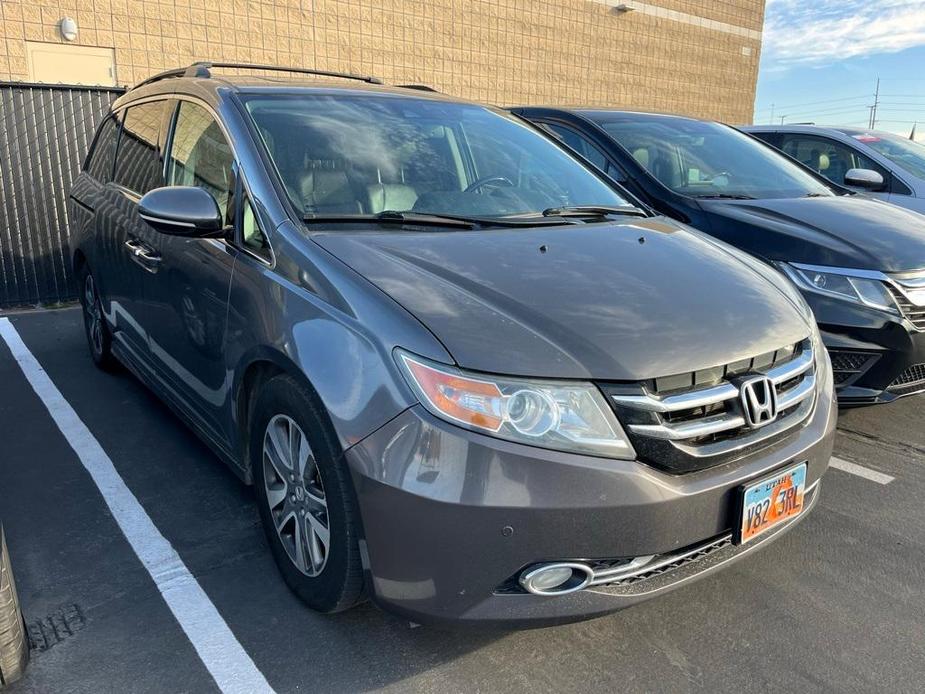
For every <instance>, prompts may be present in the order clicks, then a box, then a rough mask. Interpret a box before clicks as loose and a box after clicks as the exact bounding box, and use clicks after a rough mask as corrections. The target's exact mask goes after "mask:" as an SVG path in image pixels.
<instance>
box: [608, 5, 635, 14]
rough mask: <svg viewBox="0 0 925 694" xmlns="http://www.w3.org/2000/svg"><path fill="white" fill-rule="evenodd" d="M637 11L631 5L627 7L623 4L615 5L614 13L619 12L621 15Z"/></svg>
mask: <svg viewBox="0 0 925 694" xmlns="http://www.w3.org/2000/svg"><path fill="white" fill-rule="evenodd" d="M635 9H636V8H635V7H631V6H630V5H627V4H626V3H623V4H621V5H615V6H614V8H613V11H614V12H619V13H620V14H623V13H624V12H632V11H633V10H635Z"/></svg>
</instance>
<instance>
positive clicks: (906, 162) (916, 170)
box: [848, 133, 925, 178]
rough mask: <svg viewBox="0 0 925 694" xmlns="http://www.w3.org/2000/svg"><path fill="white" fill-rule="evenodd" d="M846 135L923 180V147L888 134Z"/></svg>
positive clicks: (924, 148) (924, 175)
mask: <svg viewBox="0 0 925 694" xmlns="http://www.w3.org/2000/svg"><path fill="white" fill-rule="evenodd" d="M848 134H850V135H851V136H852V137H853V138H854V139H855V140H857V141H858V142H862V143H864V144H865V145H867V146H868V147H870V148H871V149H873V150H876V151H877V152H879V153H880V154H882V155H883V156H885V157H886V158H887V159H889V160H890V161H891V162H893V163H894V164H896V165H897V166H899V167H901V168H903V169H905V170H906V171H908V172H909V173H911V174H912V175H913V176H918V177H919V178H925V146H923V145H920V144H918V143H917V142H913V141H912V140H908V139H906V138H904V137H899V136H898V135H891V134H890V133H859V134H853V133H848Z"/></svg>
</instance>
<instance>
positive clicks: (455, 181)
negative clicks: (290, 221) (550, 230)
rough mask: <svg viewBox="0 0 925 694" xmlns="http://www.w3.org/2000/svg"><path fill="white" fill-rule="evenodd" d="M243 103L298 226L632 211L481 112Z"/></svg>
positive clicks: (474, 108) (589, 177)
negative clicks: (592, 209) (325, 221)
mask: <svg viewBox="0 0 925 694" xmlns="http://www.w3.org/2000/svg"><path fill="white" fill-rule="evenodd" d="M244 103H245V108H246V110H247V112H248V113H249V114H250V116H251V117H252V119H253V122H254V124H255V125H256V128H257V131H258V132H259V133H260V136H261V138H262V139H263V142H264V144H265V145H266V149H267V151H268V153H269V155H270V158H271V159H272V161H273V164H274V166H275V168H276V170H277V173H278V174H279V178H280V180H281V181H282V183H283V186H284V188H285V190H286V193H287V194H288V196H289V199H290V200H291V201H292V204H293V205H294V206H295V208H296V209H297V211H299V212H300V213H301V214H302V215H303V216H305V217H306V218H311V217H314V216H317V217H319V218H321V217H325V216H327V218H331V217H332V216H335V215H349V216H354V215H382V216H383V217H384V216H385V215H383V213H390V212H407V213H411V212H413V213H415V214H417V213H420V214H422V215H423V214H429V215H447V216H458V217H466V216H468V217H478V218H480V219H491V218H499V219H500V218H502V217H517V216H534V215H537V216H538V215H541V214H542V213H543V211H544V210H546V211H549V210H550V208H570V207H574V206H597V207H602V206H608V207H615V208H620V209H623V208H625V209H626V210H628V211H629V210H635V209H636V208H635V207H634V206H633V205H632V204H631V203H630V202H628V201H627V200H625V199H624V198H623V197H622V196H620V195H619V194H618V193H617V192H616V191H615V190H614V189H613V188H612V187H611V186H609V185H608V184H606V183H604V182H603V181H602V180H601V179H600V178H598V176H597V175H595V174H594V173H592V172H591V171H589V170H588V169H587V168H586V167H585V165H583V164H581V163H580V162H579V161H578V160H576V159H575V158H574V157H572V155H570V154H568V153H567V152H566V151H565V150H564V149H563V148H561V147H559V146H558V145H557V144H555V143H553V142H551V141H550V140H548V139H547V138H546V137H545V136H543V135H542V134H541V133H539V132H537V131H536V130H534V129H533V128H531V127H530V126H528V125H525V124H524V123H522V122H520V121H519V120H518V119H516V118H515V117H514V116H511V115H505V114H502V113H499V112H497V111H494V110H492V109H489V108H485V107H482V106H478V105H473V104H465V103H453V102H444V101H438V100H435V99H426V98H410V97H406V96H393V95H388V94H385V95H383V94H379V95H354V94H346V93H341V94H336V95H331V94H308V95H294V96H293V95H272V96H269V95H251V96H247V95H246V96H244ZM618 211H619V210H618ZM390 218H391V219H393V220H394V219H403V218H408V219H412V217H411V216H410V214H409V215H405V216H404V217H399V216H396V215H392V216H391V217H390Z"/></svg>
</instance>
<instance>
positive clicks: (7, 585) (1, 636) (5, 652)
mask: <svg viewBox="0 0 925 694" xmlns="http://www.w3.org/2000/svg"><path fill="white" fill-rule="evenodd" d="M28 661H29V645H28V643H27V639H26V627H25V625H24V624H23V620H22V612H20V610H19V599H18V598H17V597H16V584H15V583H14V582H13V572H12V570H11V569H10V555H9V552H8V551H7V549H6V537H4V535H3V528H2V527H0V687H2V686H3V685H5V684H10V683H11V682H14V681H16V680H17V679H19V677H20V676H21V675H22V673H23V670H24V669H25V667H26V663H27V662H28Z"/></svg>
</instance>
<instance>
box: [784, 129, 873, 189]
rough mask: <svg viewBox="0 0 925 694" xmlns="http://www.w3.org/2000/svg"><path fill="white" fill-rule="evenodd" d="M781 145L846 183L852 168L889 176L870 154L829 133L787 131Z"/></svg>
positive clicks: (821, 170) (835, 180) (809, 165)
mask: <svg viewBox="0 0 925 694" xmlns="http://www.w3.org/2000/svg"><path fill="white" fill-rule="evenodd" d="M780 147H781V149H782V150H783V151H784V153H786V154H789V155H790V156H791V157H793V158H794V159H796V160H797V161H799V162H802V163H803V164H805V165H806V166H808V167H809V168H811V169H812V170H813V171H816V172H817V173H820V174H822V175H823V176H825V177H826V178H827V179H829V180H830V181H834V182H835V183H837V184H839V185H844V184H845V174H846V173H848V171H850V170H851V169H871V170H872V171H876V172H878V173H879V174H880V175H881V176H883V178H884V180H885V179H886V178H887V176H888V173H887V172H886V171H885V170H884V169H883V167H881V166H880V165H879V164H877V163H876V162H874V161H873V160H872V159H871V158H870V157H866V156H864V155H863V154H861V153H860V152H858V151H856V150H854V149H852V148H851V147H847V146H845V145H843V144H841V143H840V142H836V141H835V140H830V139H829V138H827V137H816V136H813V135H801V134H787V135H784V136H783V140H782V141H781V146H780Z"/></svg>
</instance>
